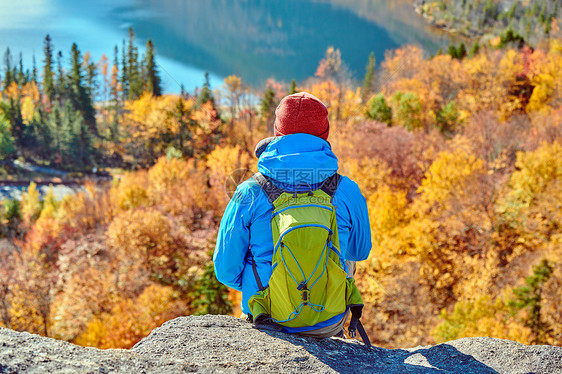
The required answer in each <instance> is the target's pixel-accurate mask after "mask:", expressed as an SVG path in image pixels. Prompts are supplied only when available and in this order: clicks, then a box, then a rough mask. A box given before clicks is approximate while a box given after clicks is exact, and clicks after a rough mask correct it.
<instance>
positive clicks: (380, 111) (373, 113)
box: [366, 93, 392, 126]
mask: <svg viewBox="0 0 562 374" xmlns="http://www.w3.org/2000/svg"><path fill="white" fill-rule="evenodd" d="M366 115H367V118H370V119H372V120H375V121H379V122H383V123H386V124H387V125H389V126H390V125H391V124H392V109H391V108H390V107H389V106H388V104H387V103H386V99H385V98H384V95H383V94H382V93H379V94H378V95H375V96H373V97H371V98H370V99H369V101H368V102H367V113H366Z"/></svg>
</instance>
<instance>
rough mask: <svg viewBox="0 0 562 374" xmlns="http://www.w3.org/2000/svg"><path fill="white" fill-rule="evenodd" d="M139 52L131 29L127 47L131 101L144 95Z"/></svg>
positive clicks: (129, 95)
mask: <svg viewBox="0 0 562 374" xmlns="http://www.w3.org/2000/svg"><path fill="white" fill-rule="evenodd" d="M138 55H139V53H138V50H137V47H136V46H135V33H134V31H133V28H132V27H129V44H128V46H127V62H126V63H127V75H128V80H129V82H128V83H129V87H128V88H129V90H128V93H127V98H128V99H129V100H134V99H136V98H138V97H139V96H140V95H142V92H143V86H144V84H143V82H142V76H141V71H140V69H139V62H138Z"/></svg>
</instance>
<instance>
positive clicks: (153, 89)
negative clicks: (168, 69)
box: [144, 39, 162, 96]
mask: <svg viewBox="0 0 562 374" xmlns="http://www.w3.org/2000/svg"><path fill="white" fill-rule="evenodd" d="M144 66H145V68H146V78H145V81H146V90H145V91H147V92H150V93H151V94H152V95H154V96H160V95H162V86H161V84H160V76H159V74H158V70H157V69H156V61H155V59H154V45H153V44H152V41H151V40H150V39H148V41H147V42H146V55H145V60H144Z"/></svg>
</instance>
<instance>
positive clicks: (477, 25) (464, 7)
mask: <svg viewBox="0 0 562 374" xmlns="http://www.w3.org/2000/svg"><path fill="white" fill-rule="evenodd" d="M414 4H415V7H416V10H417V12H418V13H420V14H421V15H422V16H424V17H425V18H426V19H427V20H428V21H429V22H430V23H432V24H433V25H435V26H438V27H442V28H446V29H447V30H448V31H451V32H454V33H459V34H462V35H465V36H470V37H474V36H485V35H488V36H492V37H494V36H500V35H503V36H504V37H505V36H506V35H508V34H510V35H512V36H516V37H518V38H520V39H523V40H525V41H527V42H528V43H530V44H531V45H536V44H537V43H539V42H540V41H541V40H544V39H545V38H550V37H553V38H560V37H562V33H561V31H560V25H559V23H560V18H561V16H562V13H561V11H562V10H561V7H562V1H560V0H534V1H522V0H478V1H466V0H438V1H430V0H415V1H414Z"/></svg>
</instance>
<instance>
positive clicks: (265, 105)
mask: <svg viewBox="0 0 562 374" xmlns="http://www.w3.org/2000/svg"><path fill="white" fill-rule="evenodd" d="M260 114H261V116H262V118H263V119H264V120H265V123H266V125H267V128H268V130H269V131H270V132H271V130H272V129H273V119H274V118H275V91H273V90H272V89H271V87H268V88H267V90H265V93H264V95H263V99H262V100H261V107H260Z"/></svg>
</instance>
